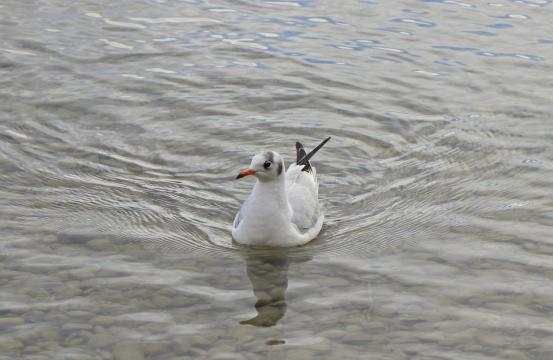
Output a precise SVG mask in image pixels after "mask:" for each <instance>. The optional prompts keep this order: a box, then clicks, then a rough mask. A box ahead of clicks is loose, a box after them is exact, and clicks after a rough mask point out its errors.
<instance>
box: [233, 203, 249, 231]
mask: <svg viewBox="0 0 553 360" xmlns="http://www.w3.org/2000/svg"><path fill="white" fill-rule="evenodd" d="M249 203H250V196H248V197H247V199H246V201H244V203H243V204H242V207H240V210H239V211H238V213H237V214H236V217H235V218H234V222H233V223H232V226H233V227H234V228H237V227H238V225H240V222H241V221H242V220H243V219H244V215H242V214H243V213H244V210H245V209H246V208H247V207H248V206H249Z"/></svg>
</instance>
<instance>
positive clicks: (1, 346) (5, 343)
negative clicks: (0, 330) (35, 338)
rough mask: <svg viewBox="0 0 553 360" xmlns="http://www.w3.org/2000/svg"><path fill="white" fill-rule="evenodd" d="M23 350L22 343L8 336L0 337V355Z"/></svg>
mask: <svg viewBox="0 0 553 360" xmlns="http://www.w3.org/2000/svg"><path fill="white" fill-rule="evenodd" d="M21 349H23V343H22V342H21V341H19V340H17V339H13V338H10V337H8V336H0V353H8V352H19V351H20V350H21Z"/></svg>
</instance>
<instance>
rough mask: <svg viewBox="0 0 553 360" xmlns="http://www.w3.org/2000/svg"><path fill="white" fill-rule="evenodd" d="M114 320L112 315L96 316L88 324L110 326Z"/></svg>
mask: <svg viewBox="0 0 553 360" xmlns="http://www.w3.org/2000/svg"><path fill="white" fill-rule="evenodd" d="M114 322H115V320H113V318H112V317H110V316H97V317H95V318H93V319H92V320H90V324H92V325H103V326H110V325H112V324H113V323H114Z"/></svg>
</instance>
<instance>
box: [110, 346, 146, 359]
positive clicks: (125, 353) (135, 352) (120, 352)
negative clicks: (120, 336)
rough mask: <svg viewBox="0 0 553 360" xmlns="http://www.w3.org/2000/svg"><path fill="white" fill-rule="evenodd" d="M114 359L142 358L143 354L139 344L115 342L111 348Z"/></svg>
mask: <svg viewBox="0 0 553 360" xmlns="http://www.w3.org/2000/svg"><path fill="white" fill-rule="evenodd" d="M113 357H114V359H115V360H143V359H144V354H143V353H142V349H140V344H117V345H115V348H114V349H113Z"/></svg>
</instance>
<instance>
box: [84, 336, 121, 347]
mask: <svg viewBox="0 0 553 360" xmlns="http://www.w3.org/2000/svg"><path fill="white" fill-rule="evenodd" d="M115 340H116V339H115V337H114V336H113V335H109V334H94V335H92V336H91V337H90V338H89V339H88V344H89V345H90V346H92V347H93V348H96V349H97V348H103V347H106V346H108V345H111V344H113V343H114V342H115Z"/></svg>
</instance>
